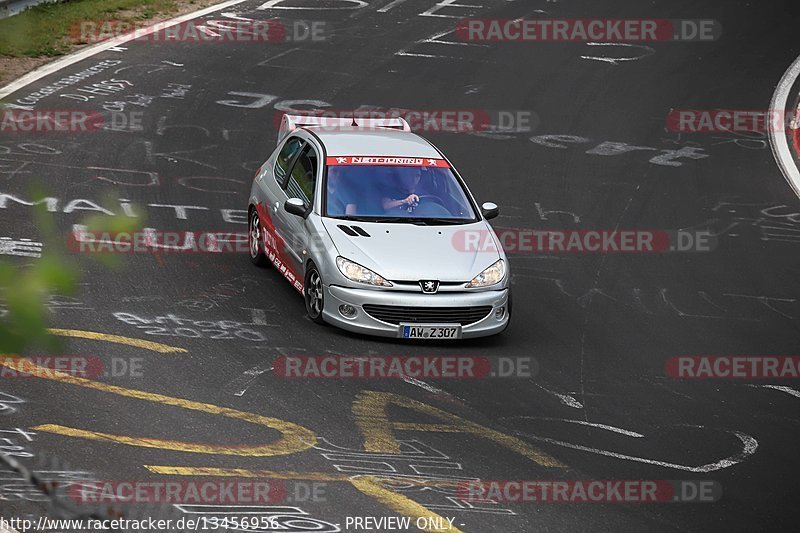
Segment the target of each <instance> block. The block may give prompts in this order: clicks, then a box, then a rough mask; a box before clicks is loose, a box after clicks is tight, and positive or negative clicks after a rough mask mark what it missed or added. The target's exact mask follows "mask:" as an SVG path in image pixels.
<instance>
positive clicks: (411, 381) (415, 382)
mask: <svg viewBox="0 0 800 533" xmlns="http://www.w3.org/2000/svg"><path fill="white" fill-rule="evenodd" d="M403 381H405V382H406V383H408V384H409V385H416V386H417V387H420V388H422V389H425V390H426V391H428V392H431V393H433V394H442V393H444V394H446V393H445V392H444V391H443V390H441V389H437V388H436V387H434V386H433V385H430V384H428V383H425V382H424V381H422V380H419V379H417V378H412V377H410V376H405V377H404V378H403Z"/></svg>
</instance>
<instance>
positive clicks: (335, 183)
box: [327, 166, 358, 217]
mask: <svg viewBox="0 0 800 533" xmlns="http://www.w3.org/2000/svg"><path fill="white" fill-rule="evenodd" d="M342 174H343V172H342V169H341V168H338V167H335V166H334V167H328V180H327V181H328V187H327V188H328V205H327V209H328V214H329V215H330V216H334V217H339V216H345V215H355V214H356V212H357V211H358V206H357V205H356V197H355V193H354V192H353V189H352V187H351V186H350V184H349V183H347V181H346V180H345V178H344V176H342Z"/></svg>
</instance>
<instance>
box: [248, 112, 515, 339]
mask: <svg viewBox="0 0 800 533" xmlns="http://www.w3.org/2000/svg"><path fill="white" fill-rule="evenodd" d="M498 212H499V209H498V207H497V205H495V204H493V203H488V202H487V203H484V204H483V205H482V206H481V208H480V209H479V208H478V207H477V204H476V202H475V199H474V198H473V197H472V194H471V193H470V192H469V190H468V189H467V187H466V185H465V184H464V182H463V180H462V179H461V177H460V176H459V174H458V173H457V172H456V170H455V169H454V168H453V166H452V165H451V164H450V162H449V161H448V159H447V158H446V157H445V156H444V155H443V154H442V153H441V152H440V151H439V150H438V149H437V148H436V147H435V146H433V145H432V144H431V143H430V142H428V141H427V140H425V139H423V138H421V137H420V136H418V135H416V134H414V133H412V132H411V129H410V128H409V126H408V124H407V123H406V122H405V121H404V120H403V119H400V118H398V119H362V118H353V119H340V118H336V119H331V118H326V117H313V116H294V115H285V116H284V117H283V120H282V123H281V127H280V131H279V133H278V147H277V148H276V150H275V152H274V153H273V154H272V156H270V158H269V159H268V160H267V161H266V162H265V163H264V164H263V165H262V166H261V168H260V169H259V171H258V173H257V174H256V176H255V179H254V181H253V186H252V190H251V192H250V201H249V206H248V214H249V216H248V221H249V223H248V230H249V231H248V238H249V245H250V257H251V259H252V261H253V263H254V264H256V265H259V266H263V265H266V264H268V263H272V264H273V265H274V266H275V267H276V268H277V269H278V270H279V271H280V272H281V274H283V275H284V276H285V277H286V278H287V279H288V280H289V282H290V283H291V284H292V286H294V288H295V289H296V290H297V291H298V292H300V293H301V294H302V295H303V296H304V297H305V302H306V310H307V311H308V316H309V317H310V318H311V320H313V321H314V322H318V323H323V322H325V323H329V324H333V325H335V326H338V327H340V328H343V329H346V330H350V331H353V332H358V333H366V334H370V335H380V336H385V337H400V338H410V339H413V338H425V339H459V338H469V337H482V336H488V335H493V334H496V333H500V332H501V331H503V330H504V329H505V328H506V327H507V326H508V322H509V319H510V316H511V294H510V288H509V277H510V276H509V268H508V260H507V259H506V256H505V254H504V252H503V250H502V247H501V246H500V243H499V240H498V238H497V235H495V233H494V231H493V230H492V228H491V226H490V225H489V224H488V222H487V220H489V219H491V218H493V217H496V216H497V215H498Z"/></svg>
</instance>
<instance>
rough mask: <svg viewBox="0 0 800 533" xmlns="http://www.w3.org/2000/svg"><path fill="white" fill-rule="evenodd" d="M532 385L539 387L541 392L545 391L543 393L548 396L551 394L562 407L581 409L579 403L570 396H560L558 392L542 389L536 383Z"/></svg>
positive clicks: (581, 406) (581, 405)
mask: <svg viewBox="0 0 800 533" xmlns="http://www.w3.org/2000/svg"><path fill="white" fill-rule="evenodd" d="M534 385H536V386H537V387H539V388H540V389H542V390H543V391H545V392H547V393H549V394H552V395H553V396H555V397H556V398H558V399H559V401H560V402H561V403H563V404H564V405H566V406H567V407H572V408H573V409H583V404H582V403H581V402H579V401H578V400H576V399H575V398H573V397H572V396H570V395H569V394H561V393H559V392H556V391H552V390H550V389H548V388H547V387H543V386H542V385H539V384H538V383H534Z"/></svg>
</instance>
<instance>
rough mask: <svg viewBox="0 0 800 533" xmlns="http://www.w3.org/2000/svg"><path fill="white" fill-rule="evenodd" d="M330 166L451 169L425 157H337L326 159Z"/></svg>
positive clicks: (445, 162) (442, 160)
mask: <svg viewBox="0 0 800 533" xmlns="http://www.w3.org/2000/svg"><path fill="white" fill-rule="evenodd" d="M325 163H326V164H327V165H328V166H337V165H372V166H395V167H438V168H450V165H449V164H448V163H447V161H445V160H444V159H429V158H425V157H395V156H352V155H347V156H335V157H327V158H325Z"/></svg>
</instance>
